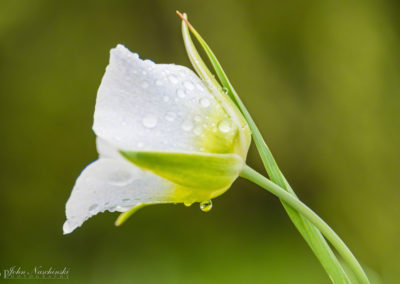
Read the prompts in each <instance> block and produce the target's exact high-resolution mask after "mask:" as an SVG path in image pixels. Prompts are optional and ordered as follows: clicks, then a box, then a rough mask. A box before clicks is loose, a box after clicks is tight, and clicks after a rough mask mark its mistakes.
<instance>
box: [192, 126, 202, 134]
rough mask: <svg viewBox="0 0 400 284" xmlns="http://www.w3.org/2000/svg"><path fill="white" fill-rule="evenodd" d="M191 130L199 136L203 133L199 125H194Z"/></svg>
mask: <svg viewBox="0 0 400 284" xmlns="http://www.w3.org/2000/svg"><path fill="white" fill-rule="evenodd" d="M193 132H194V134H195V135H197V136H199V135H201V134H202V133H203V129H202V127H201V126H196V127H195V128H194V130H193Z"/></svg>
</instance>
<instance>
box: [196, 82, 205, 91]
mask: <svg viewBox="0 0 400 284" xmlns="http://www.w3.org/2000/svg"><path fill="white" fill-rule="evenodd" d="M196 87H197V89H199V90H200V91H204V88H203V87H202V86H201V85H200V84H196Z"/></svg>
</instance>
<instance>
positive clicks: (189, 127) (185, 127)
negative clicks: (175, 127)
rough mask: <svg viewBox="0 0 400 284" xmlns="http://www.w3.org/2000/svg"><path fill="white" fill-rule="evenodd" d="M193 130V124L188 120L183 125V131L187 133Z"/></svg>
mask: <svg viewBox="0 0 400 284" xmlns="http://www.w3.org/2000/svg"><path fill="white" fill-rule="evenodd" d="M192 128H193V124H192V122H191V121H189V120H186V121H185V122H184V123H183V124H182V129H183V130H185V131H190V130H192Z"/></svg>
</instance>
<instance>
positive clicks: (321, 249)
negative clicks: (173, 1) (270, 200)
mask: <svg viewBox="0 0 400 284" xmlns="http://www.w3.org/2000/svg"><path fill="white" fill-rule="evenodd" d="M178 15H179V16H180V17H181V18H182V20H183V22H182V33H183V39H184V42H185V47H186V50H187V52H188V55H189V59H190V61H191V62H192V64H193V67H194V68H195V69H196V71H197V73H198V74H199V76H200V77H201V78H202V79H203V80H204V82H206V84H207V85H208V86H209V88H210V89H212V88H213V87H214V86H219V84H218V82H217V81H216V80H215V78H214V77H213V75H212V74H211V72H210V71H209V70H208V68H207V66H206V65H205V63H204V62H203V60H202V59H201V57H200V56H199V54H198V52H197V50H196V47H195V46H194V44H193V42H192V41H191V38H190V34H189V31H188V28H189V29H190V30H191V31H192V32H193V34H194V35H195V37H196V38H197V40H198V41H199V43H200V44H201V46H202V47H203V49H204V51H205V52H206V54H207V56H208V58H209V59H210V61H211V63H212V65H213V67H214V69H215V71H216V73H217V76H218V78H219V79H220V81H221V83H222V85H223V86H224V87H225V88H226V89H227V90H228V96H229V97H230V98H231V99H232V101H233V102H234V103H235V104H236V105H237V106H238V108H239V109H240V111H241V112H242V114H243V116H244V118H245V119H246V120H247V123H248V124H249V127H250V130H251V131H252V135H253V138H254V142H255V144H256V146H257V150H258V151H259V153H260V156H261V159H262V161H263V164H264V166H265V169H266V170H267V173H268V175H269V176H270V178H271V180H272V181H273V182H275V183H276V184H278V185H279V186H281V187H282V188H283V189H285V190H287V191H288V192H290V193H291V194H292V195H293V196H295V197H296V195H295V193H294V191H293V190H292V188H291V187H290V185H289V183H288V182H287V181H286V179H285V178H284V176H283V174H282V173H281V171H280V170H279V167H278V165H277V163H276V161H275V159H274V157H273V155H272V153H271V151H270V150H269V148H268V146H267V145H266V143H265V141H264V139H263V137H262V136H261V133H260V131H259V129H258V127H257V125H256V124H255V122H254V120H253V119H252V117H251V115H250V113H249V112H248V111H247V109H246V107H245V106H244V104H243V102H242V101H241V99H240V97H239V96H238V94H237V93H236V91H235V89H234V88H233V86H232V84H231V83H230V82H229V79H228V77H227V76H226V74H225V72H224V70H223V69H222V67H221V64H220V63H219V62H218V59H217V58H216V57H215V55H214V53H213V52H212V50H211V49H210V47H209V46H208V45H207V43H206V42H205V41H204V40H203V39H202V37H201V36H200V34H198V33H197V31H196V30H195V29H194V28H193V27H192V26H191V25H190V24H189V22H187V18H186V16H185V15H182V14H180V13H179V12H178ZM282 204H283V206H284V208H285V210H286V212H287V214H288V215H289V217H290V219H291V220H292V222H293V224H294V225H295V226H296V228H297V229H298V230H299V232H300V234H301V235H302V236H303V238H304V239H305V241H306V242H307V244H308V245H309V246H310V248H311V249H312V251H313V252H314V254H315V255H316V257H317V258H318V260H319V261H320V262H321V264H322V266H323V268H324V269H325V271H326V272H327V274H328V275H329V277H330V279H331V280H332V282H333V283H341V284H342V283H350V280H349V278H348V277H347V275H346V272H345V271H344V270H343V268H342V266H341V264H340V263H339V261H338V260H337V258H336V256H335V254H334V253H333V251H332V249H331V248H330V247H329V245H328V243H327V242H326V240H325V239H324V237H323V236H322V234H321V232H320V231H318V229H317V228H316V227H315V226H314V225H313V224H312V223H311V222H310V221H309V220H307V219H306V218H305V217H304V216H302V215H300V214H299V213H298V212H297V211H296V210H294V209H293V208H291V207H290V206H288V205H287V204H285V203H284V202H283V203H282Z"/></svg>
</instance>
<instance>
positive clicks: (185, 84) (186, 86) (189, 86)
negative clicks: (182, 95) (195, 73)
mask: <svg viewBox="0 0 400 284" xmlns="http://www.w3.org/2000/svg"><path fill="white" fill-rule="evenodd" d="M183 86H185V88H186V89H188V90H190V91H191V90H193V89H194V86H193V84H192V83H190V82H189V81H186V82H185V83H183Z"/></svg>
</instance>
